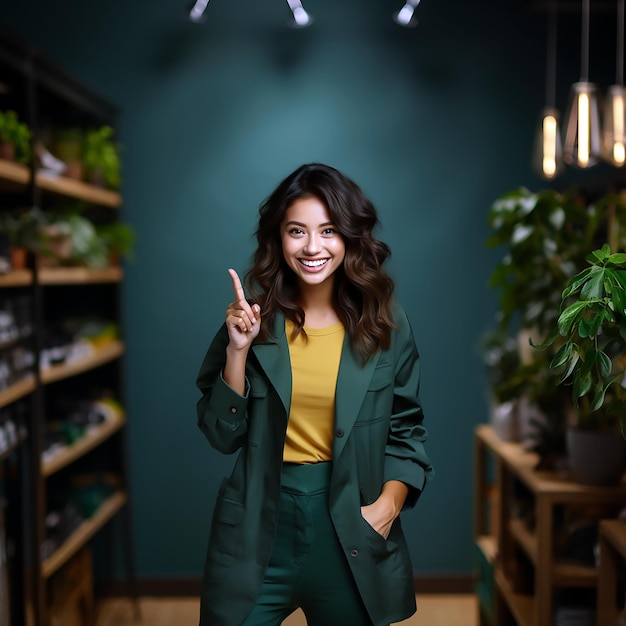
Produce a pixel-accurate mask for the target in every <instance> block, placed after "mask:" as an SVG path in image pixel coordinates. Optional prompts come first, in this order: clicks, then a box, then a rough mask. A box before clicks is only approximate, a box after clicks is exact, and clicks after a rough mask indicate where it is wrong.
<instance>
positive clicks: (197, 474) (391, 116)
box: [0, 0, 577, 578]
mask: <svg viewBox="0 0 626 626" xmlns="http://www.w3.org/2000/svg"><path fill="white" fill-rule="evenodd" d="M400 4H401V0H397V1H392V0H385V1H382V0H378V1H374V0H342V2H337V0H309V2H308V3H306V6H307V7H309V8H310V10H311V12H312V13H314V14H315V16H316V23H315V24H314V26H313V27H311V28H310V29H307V30H301V31H295V30H289V29H287V28H286V27H285V20H286V17H287V12H288V10H287V6H286V4H285V3H284V2H283V1H281V0H264V1H263V2H261V1H260V0H240V1H239V2H232V0H213V1H212V2H210V4H209V7H208V9H207V16H208V22H207V23H205V24H201V25H194V24H190V23H187V22H185V21H184V19H183V13H184V8H185V5H186V3H185V1H184V0H180V1H178V2H173V1H170V2H149V1H147V0H142V1H135V2H128V0H108V1H107V2H93V1H92V2H82V3H77V2H75V1H73V0H46V1H44V0H38V1H36V0H31V1H29V2H22V1H19V0H5V1H4V2H2V3H1V4H0V25H1V26H2V27H4V28H5V29H9V31H10V32H13V33H14V34H16V35H18V36H19V37H20V38H21V39H23V40H26V41H28V42H30V43H32V44H33V45H35V46H37V47H39V48H40V49H41V50H43V51H44V52H45V53H46V54H47V55H49V57H50V58H52V59H53V60H54V61H56V62H57V63H58V64H60V65H61V66H62V67H64V68H65V69H66V70H67V71H68V72H70V73H71V74H73V75H75V76H76V77H78V78H80V79H81V80H82V81H84V82H85V83H86V84H88V85H90V86H91V87H93V88H94V89H95V90H97V91H98V92H100V93H101V94H103V95H104V96H105V97H107V98H108V99H109V100H111V101H112V102H114V103H115V104H117V105H118V106H119V107H120V109H121V111H122V117H121V119H120V125H119V134H120V137H121V140H122V142H123V144H124V152H123V157H124V181H125V183H124V190H123V191H124V199H125V202H124V208H123V211H124V216H125V218H126V219H127V220H128V221H129V222H130V223H131V224H132V225H133V227H134V228H135V229H136V232H137V250H136V259H135V260H134V262H132V263H130V264H128V268H127V281H126V283H125V291H126V303H125V310H124V315H125V328H126V336H127V343H128V358H127V363H128V387H127V404H128V413H129V418H130V428H129V434H130V448H129V452H130V460H131V468H132V487H133V501H132V504H133V507H134V521H135V530H134V533H135V539H136V547H137V564H138V573H139V575H140V576H141V577H143V578H150V577H154V578H168V577H187V576H195V575H198V574H199V573H200V571H201V566H202V561H203V555H204V550H205V545H206V539H207V536H208V527H209V520H210V516H211V511H212V505H213V500H214V496H215V493H216V489H217V485H218V484H219V482H220V479H221V476H222V475H223V474H224V473H225V472H227V471H228V469H229V467H230V466H231V464H232V461H233V459H232V458H227V457H221V456H220V455H218V454H217V453H216V452H214V451H213V450H212V449H211V448H210V447H209V445H208V443H207V442H206V441H205V440H204V439H203V438H202V436H201V434H200V431H199V430H197V428H196V425H195V402H196V400H197V398H198V393H197V391H196V389H195V386H194V380H195V375H196V372H197V369H198V367H199V365H200V361H201V359H202V357H203V354H204V351H205V349H206V347H207V345H208V343H209V341H210V339H211V337H212V334H213V333H214V331H215V330H216V329H217V327H218V325H219V324H220V323H221V321H222V319H223V312H224V309H225V307H226V304H227V303H228V302H229V298H230V295H231V290H230V283H229V279H228V276H227V274H226V268H228V267H230V266H233V267H235V268H237V269H239V270H241V271H243V270H244V268H245V267H246V264H247V261H248V258H249V255H250V253H251V251H252V239H251V237H252V233H253V230H254V222H255V216H256V211H257V208H258V205H259V203H260V201H261V200H262V199H263V198H264V197H265V196H266V195H267V194H268V193H269V192H270V191H271V190H272V188H273V187H274V185H275V184H276V183H277V182H278V181H279V180H280V179H281V178H282V177H284V176H285V175H286V174H288V173H289V172H290V171H291V170H292V169H293V168H295V167H296V166H297V165H299V164H300V163H302V162H306V161H314V160H320V161H325V162H327V163H329V164H331V165H334V166H336V167H338V168H340V169H342V170H344V171H345V172H346V173H347V174H349V175H350V176H352V177H353V178H354V179H355V180H356V181H357V182H359V183H360V184H361V185H362V186H363V188H364V189H365V191H366V193H368V194H369V195H370V197H371V198H372V199H373V201H374V202H375V204H376V205H377V207H378V209H379V213H380V217H381V220H382V223H383V229H382V231H381V233H380V236H381V238H382V239H384V240H385V241H386V242H387V243H389V244H390V246H391V248H392V250H393V259H392V263H391V266H390V269H391V272H392V274H393V276H394V278H395V279H396V281H397V287H398V294H399V297H400V299H401V301H402V302H403V304H404V306H405V308H406V309H407V311H408V314H409V317H410V319H411V321H412V323H413V325H414V329H415V334H416V339H417V342H418V345H419V348H420V351H421V354H422V361H423V383H422V385H423V387H422V389H423V391H422V400H423V404H424V407H425V412H426V418H427V424H428V427H429V430H430V435H431V442H430V445H429V450H430V454H431V456H432V458H433V460H434V463H435V465H436V471H437V476H436V480H435V481H434V482H433V483H432V484H431V485H430V486H429V488H428V489H427V490H426V492H425V494H424V495H423V497H422V499H421V501H420V503H419V505H418V507H417V508H416V510H414V511H412V512H409V513H407V514H406V516H405V518H404V527H405V529H406V532H407V535H408V538H409V543H410V546H411V551H412V555H413V560H414V566H415V571H416V573H417V574H420V575H430V574H432V575H438V574H440V575H444V574H464V573H465V574H466V573H469V572H470V571H471V566H472V560H471V559H472V525H471V519H472V517H471V496H472V430H473V427H474V425H475V424H477V423H479V422H482V421H484V420H485V419H486V417H487V416H486V399H485V379H484V373H483V368H482V363H481V360H480V358H479V356H478V353H477V348H476V346H477V342H478V338H479V335H480V334H481V333H482V331H483V330H484V329H485V328H486V327H487V326H489V325H490V323H491V319H492V315H493V311H494V299H495V298H494V294H492V293H490V292H489V291H488V289H487V287H486V283H487V279H488V276H489V273H490V271H491V268H492V267H493V264H494V262H495V258H496V257H495V256H494V253H493V252H488V251H486V250H485V249H484V246H483V242H484V240H485V238H486V236H487V225H486V215H487V210H488V207H489V205H490V203H491V202H492V201H493V200H494V198H495V197H497V196H498V195H499V194H501V193H502V192H504V191H506V190H508V189H510V188H512V187H515V186H518V185H521V184H525V185H529V186H531V187H532V186H537V185H538V181H537V180H536V179H534V178H533V176H532V174H531V173H530V171H529V157H530V150H531V143H532V142H531V136H532V132H533V129H534V124H535V119H536V117H537V115H538V111H539V109H540V107H541V106H542V104H543V85H544V77H543V71H544V64H543V60H542V56H543V53H544V48H543V39H542V38H543V30H542V26H543V23H542V21H541V18H540V17H538V16H537V15H530V14H525V13H522V12H521V10H520V8H519V3H516V2H503V1H502V0H485V1H482V2H480V3H470V2H466V1H465V0H431V1H429V2H423V3H422V5H421V6H420V7H419V9H418V12H419V16H420V25H419V27H418V28H417V29H414V30H403V29H401V28H400V27H398V26H396V25H395V24H394V23H393V22H392V21H391V13H392V12H393V10H394V9H397V8H399V6H400ZM478 6H480V8H477V7H478ZM51 25H54V26H51ZM574 78H577V77H576V76H572V77H571V79H572V80H573V79H574Z"/></svg>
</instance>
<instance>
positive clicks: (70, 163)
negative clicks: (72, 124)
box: [54, 128, 85, 180]
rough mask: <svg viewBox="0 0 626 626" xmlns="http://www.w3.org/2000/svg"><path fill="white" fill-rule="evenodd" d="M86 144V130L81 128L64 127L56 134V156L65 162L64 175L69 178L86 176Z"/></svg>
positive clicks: (77, 178)
mask: <svg viewBox="0 0 626 626" xmlns="http://www.w3.org/2000/svg"><path fill="white" fill-rule="evenodd" d="M84 144H85V132H84V131H83V130H82V129H81V128H64V129H62V130H59V131H57V133H56V134H55V140H54V152H55V156H56V157H58V158H59V159H61V161H63V162H64V163H65V166H66V170H65V173H64V175H65V176H67V177H68V178H73V179H75V180H82V179H83V177H84V166H83V153H84Z"/></svg>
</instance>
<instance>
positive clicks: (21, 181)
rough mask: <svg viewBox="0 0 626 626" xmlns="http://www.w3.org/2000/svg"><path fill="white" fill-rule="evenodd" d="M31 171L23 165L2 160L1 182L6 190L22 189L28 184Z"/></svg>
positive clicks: (0, 169) (0, 163)
mask: <svg viewBox="0 0 626 626" xmlns="http://www.w3.org/2000/svg"><path fill="white" fill-rule="evenodd" d="M29 180H30V169H29V168H28V167H27V166H26V165H23V164H22V163H15V162H14V161H6V160H4V159H0V182H1V183H2V187H4V188H7V187H8V188H9V189H10V188H16V189H17V188H20V187H24V186H25V185H27V184H28V181H29Z"/></svg>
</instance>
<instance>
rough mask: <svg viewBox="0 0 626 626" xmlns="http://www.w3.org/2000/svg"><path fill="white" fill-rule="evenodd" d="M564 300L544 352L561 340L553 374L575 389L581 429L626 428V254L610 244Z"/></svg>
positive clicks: (591, 256)
mask: <svg viewBox="0 0 626 626" xmlns="http://www.w3.org/2000/svg"><path fill="white" fill-rule="evenodd" d="M586 261H587V263H588V267H587V268H585V269H584V270H582V271H581V272H579V273H578V274H576V275H575V276H573V277H572V278H571V280H570V281H569V282H568V284H567V286H566V287H565V289H564V290H563V292H562V295H561V305H560V307H559V316H558V320H557V325H556V327H555V328H554V329H553V330H552V332H551V334H550V335H549V337H548V339H547V340H546V341H545V342H544V343H543V344H542V345H540V346H537V347H538V348H545V347H546V346H551V345H552V344H554V342H555V341H557V340H560V342H561V345H560V347H559V348H558V350H557V352H556V354H555V355H554V358H553V359H552V361H551V363H550V367H551V368H555V369H559V370H560V371H562V376H561V380H560V382H561V383H566V384H570V385H571V395H572V401H573V403H574V405H575V406H576V407H577V421H578V424H577V425H578V427H579V428H590V429H609V430H610V429H615V428H616V427H617V426H618V425H619V424H621V427H622V432H624V428H625V426H626V254H624V253H612V252H611V248H610V246H609V245H608V244H605V245H603V246H602V247H601V248H600V249H597V250H594V251H593V252H592V253H591V254H589V255H588V256H587V258H586Z"/></svg>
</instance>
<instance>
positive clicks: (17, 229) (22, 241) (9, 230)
mask: <svg viewBox="0 0 626 626" xmlns="http://www.w3.org/2000/svg"><path fill="white" fill-rule="evenodd" d="M44 223H45V217H44V214H43V212H42V211H41V210H40V209H39V208H37V207H33V208H31V209H28V210H22V211H6V212H3V213H1V214H0V230H1V231H2V232H3V233H4V234H5V235H6V237H7V239H8V242H9V251H10V256H11V268H12V269H13V270H18V269H23V268H24V267H26V257H27V254H28V251H29V250H30V251H34V250H35V249H36V247H37V241H38V233H39V229H40V228H41V226H42V225H43V224H44Z"/></svg>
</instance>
